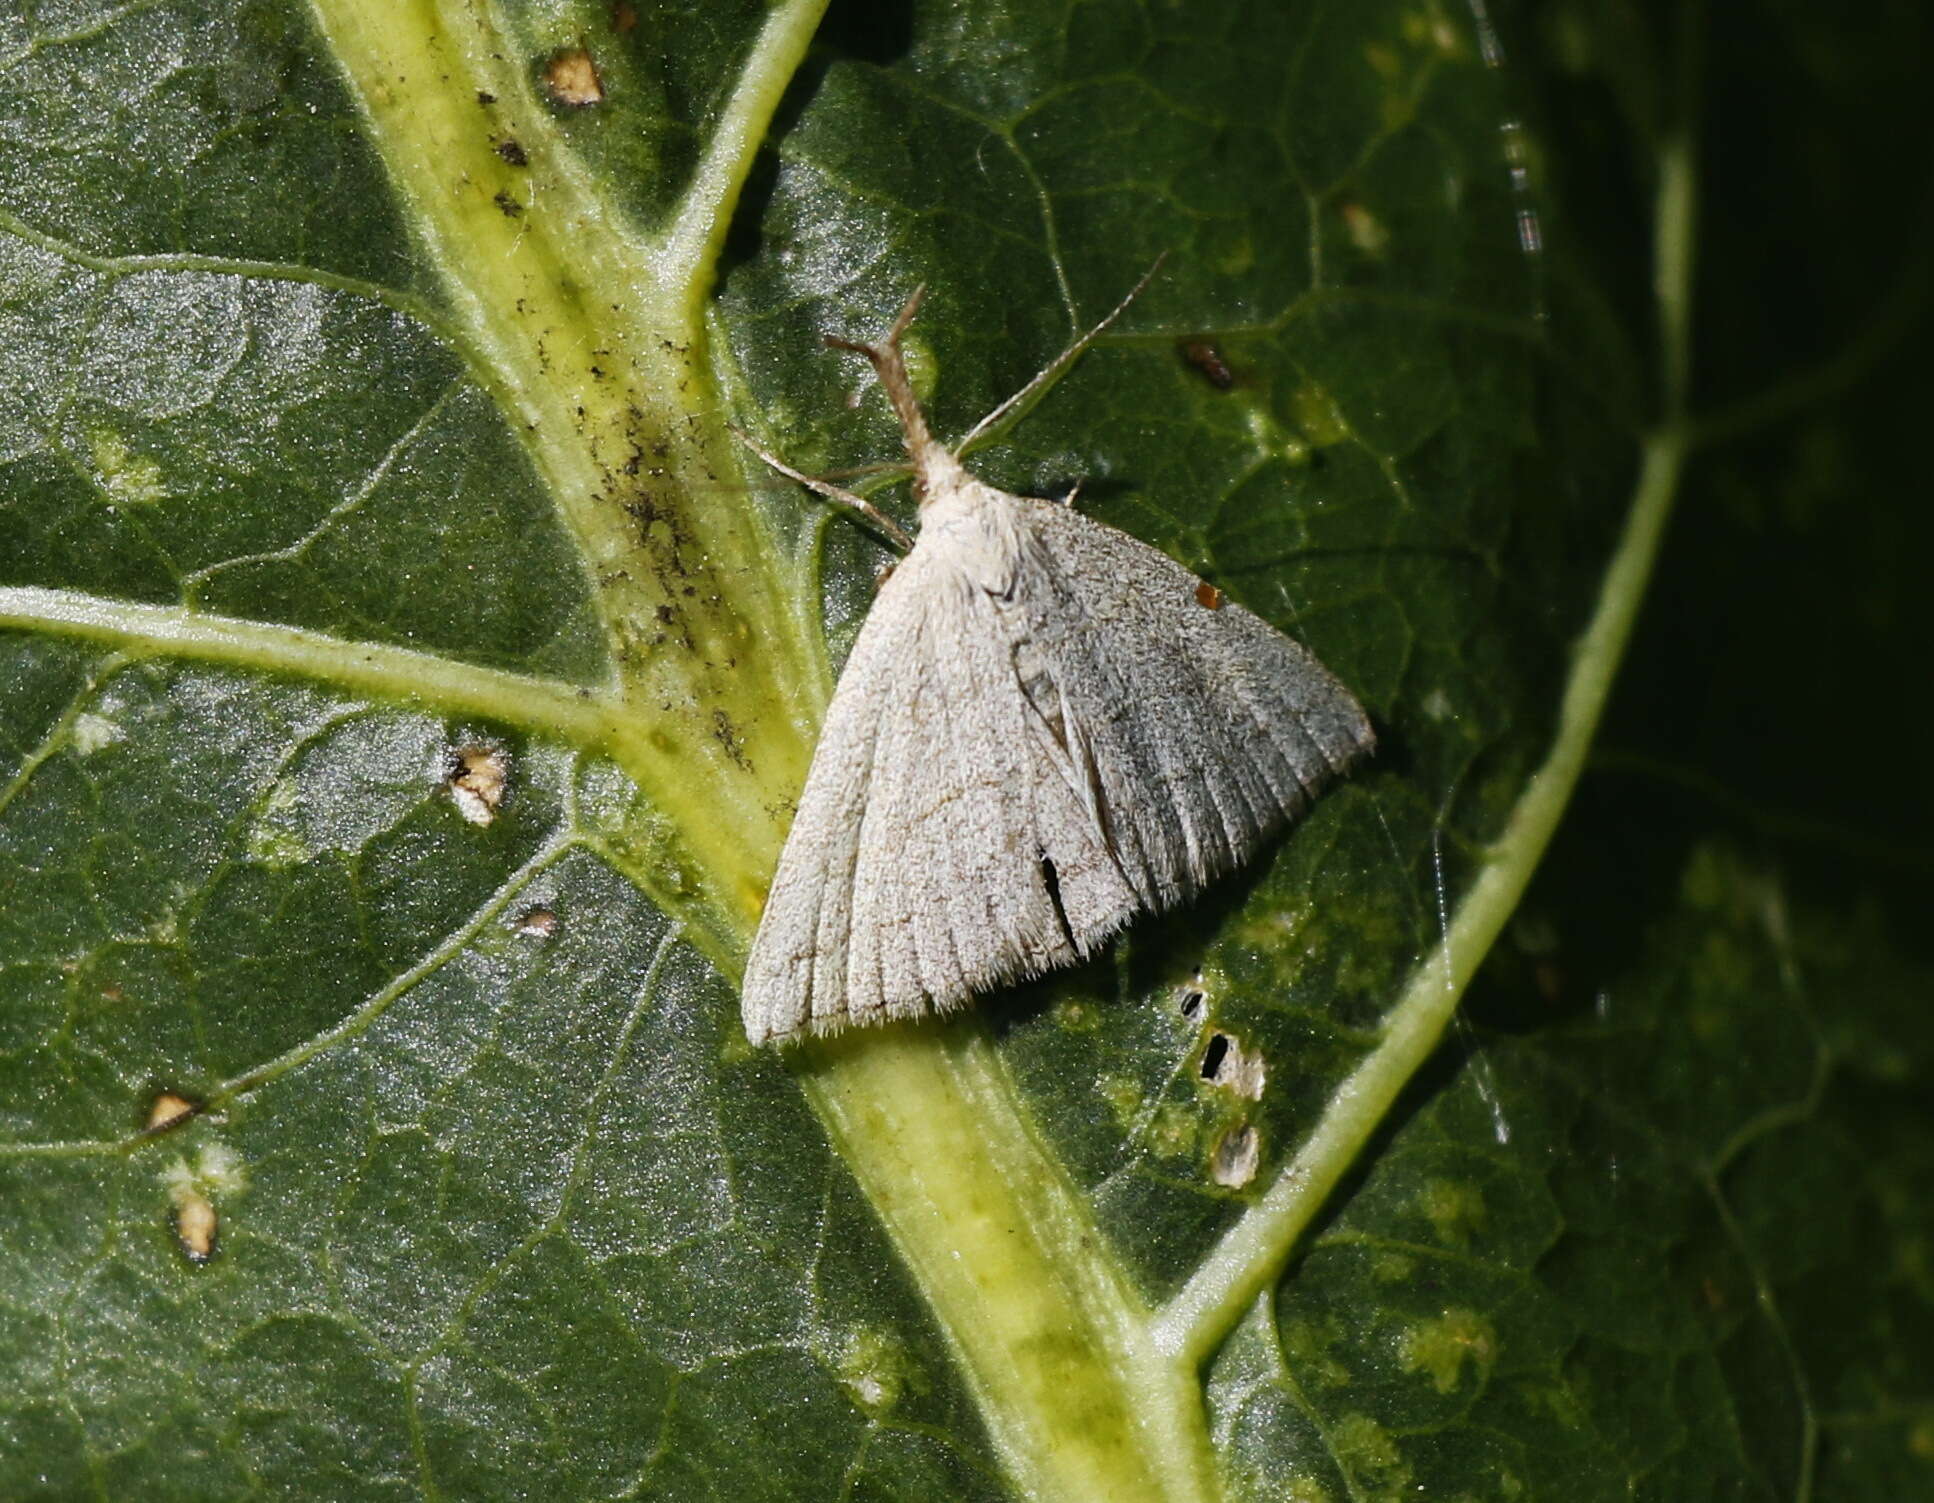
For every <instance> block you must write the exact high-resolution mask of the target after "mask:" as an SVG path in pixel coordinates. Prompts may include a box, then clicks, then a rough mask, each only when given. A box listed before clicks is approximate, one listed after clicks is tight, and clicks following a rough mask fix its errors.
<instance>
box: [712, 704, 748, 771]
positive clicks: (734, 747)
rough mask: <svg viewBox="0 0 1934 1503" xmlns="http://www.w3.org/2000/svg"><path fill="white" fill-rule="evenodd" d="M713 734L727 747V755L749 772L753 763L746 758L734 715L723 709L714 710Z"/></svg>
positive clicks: (721, 744)
mask: <svg viewBox="0 0 1934 1503" xmlns="http://www.w3.org/2000/svg"><path fill="white" fill-rule="evenodd" d="M712 736H713V738H714V739H715V740H716V741H717V742H718V744H719V745H720V746H722V747H724V748H725V754H726V756H728V757H730V758H731V759H732V760H733V762H734V763H735V764H737V765H738V766H739V767H742V768H744V769H745V770H746V771H747V772H750V771H751V770H752V764H751V763H750V762H748V761H746V759H745V746H744V744H743V743H742V742H741V741H740V739H739V732H738V727H736V726H735V725H733V724H732V717H731V716H730V715H728V714H726V713H725V711H723V710H714V711H712Z"/></svg>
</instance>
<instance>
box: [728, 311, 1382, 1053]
mask: <svg viewBox="0 0 1934 1503" xmlns="http://www.w3.org/2000/svg"><path fill="white" fill-rule="evenodd" d="M1144 280H1146V279H1144ZM1136 291H1137V292H1139V291H1140V288H1139V287H1138V288H1137V289H1136ZM921 295H922V293H921V291H916V292H915V293H914V294H913V296H912V297H911V298H910V299H909V300H908V301H907V304H906V306H905V308H903V309H902V310H901V312H900V315H899V317H898V318H897V319H896V320H895V321H894V323H893V326H892V328H890V329H889V330H888V331H887V333H886V334H885V335H884V336H883V337H882V338H881V339H879V340H878V341H877V342H875V343H871V344H856V343H852V342H850V341H846V340H839V339H831V338H829V339H828V340H827V343H828V344H829V345H831V346H833V347H835V348H839V349H847V350H853V351H856V352H858V353H860V354H863V355H865V356H866V357H867V359H868V360H870V361H871V362H872V365H873V368H874V370H875V372H876V373H877V375H878V377H879V381H880V385H881V387H882V388H883V389H884V390H885V392H886V395H887V399H888V400H889V401H890V402H891V403H892V406H893V411H894V414H895V416H896V417H897V418H898V419H899V422H900V427H901V430H902V433H903V436H904V438H905V441H906V450H907V455H908V457H909V459H910V460H911V462H912V471H913V491H914V494H915V496H916V498H917V499H918V501H919V518H920V530H919V536H918V538H917V539H909V538H907V536H906V534H905V533H904V532H902V531H901V529H900V528H899V527H898V526H896V525H895V524H894V523H893V522H892V521H891V520H890V519H889V518H887V517H886V516H885V515H883V514H882V513H880V512H879V511H878V510H877V509H875V508H874V507H873V506H872V505H871V503H869V502H867V501H866V500H865V499H863V498H862V497H860V496H857V495H854V494H853V493H851V492H850V491H845V490H842V489H841V488H840V487H838V486H835V485H832V484H829V483H828V482H826V481H823V480H817V479H814V478H812V477H810V476H807V475H803V474H801V473H800V472H799V471H797V470H794V469H792V468H791V467H790V466H788V465H786V464H785V463H784V462H782V461H781V460H779V459H777V458H775V457H774V456H773V455H771V454H768V453H766V452H765V450H763V449H761V448H759V446H758V445H757V444H755V443H753V441H752V440H751V439H749V438H746V437H745V435H743V434H741V435H740V437H741V438H742V439H744V441H745V442H746V444H747V445H748V446H749V447H751V448H752V449H753V450H754V452H755V453H757V454H758V455H759V457H760V458H762V459H763V460H765V461H766V463H768V464H769V465H771V466H772V467H773V468H774V469H776V470H778V471H779V472H780V473H781V474H783V475H786V476H788V477H790V478H791V479H793V480H796V481H798V482H800V483H801V484H803V485H806V486H809V487H810V488H811V489H813V490H815V491H817V492H819V493H820V494H822V495H825V496H828V497H830V498H832V499H834V500H837V501H839V502H842V503H843V504H846V505H848V506H851V507H853V508H855V509H856V510H858V511H859V512H861V513H862V514H863V515H864V516H866V517H867V519H868V520H869V521H870V522H871V523H872V524H873V525H874V526H875V527H877V528H879V529H880V530H881V531H882V532H884V533H886V534H887V535H888V536H889V537H892V538H894V539H895V541H897V542H899V543H900V544H901V545H902V546H903V547H904V548H905V550H906V556H905V558H904V559H902V560H901V561H900V563H899V564H898V566H897V567H895V568H894V569H893V570H892V572H891V573H890V574H888V575H887V577H886V579H885V580H884V582H883V583H882V584H881V585H880V588H879V593H878V595H877V597H876V598H875V600H874V602H873V608H872V610H871V612H870V613H869V614H868V616H867V618H866V621H865V624H864V625H863V626H862V627H861V630H860V633H859V637H858V640H857V641H856V642H855V643H854V645H853V650H852V653H851V655H850V656H849V657H848V659H847V662H846V667H845V671H844V672H843V673H842V674H841V676H840V680H839V685H838V688H837V689H836V691H835V692H834V695H833V700H832V704H831V706H830V707H829V708H828V710H827V713H826V723H825V728H824V730H823V732H822V733H821V736H820V740H819V746H818V748H817V750H816V751H815V753H814V755H813V761H812V767H811V770H810V772H809V773H808V774H807V778H806V786H805V790H804V791H803V793H802V794H801V795H800V799H799V812H798V815H797V817H796V818H795V820H794V821H793V826H792V831H791V834H790V835H789V836H788V837H787V840H786V844H785V848H784V850H783V852H782V853H781V855H780V857H779V867H778V871H777V873H776V874H775V876H774V878H773V882H772V890H771V892H770V894H769V896H768V897H767V899H766V906H765V912H764V915H763V916H762V918H761V920H760V924H759V930H758V934H757V937H756V938H755V939H754V941H753V944H752V952H751V955H750V957H749V959H748V960H747V962H746V970H745V982H744V987H743V1012H744V1021H745V1031H746V1034H747V1036H748V1037H749V1038H750V1039H751V1040H752V1042H753V1043H755V1044H758V1043H765V1042H767V1041H776V1042H780V1043H784V1042H787V1041H793V1040H798V1039H800V1038H803V1037H806V1036H809V1035H813V1034H825V1033H832V1032H836V1031H838V1030H840V1029H842V1028H846V1027H849V1026H853V1025H858V1024H866V1023H882V1022H888V1021H892V1020H896V1019H909V1018H918V1017H922V1016H926V1015H928V1014H937V1013H946V1012H950V1011H952V1010H954V1009H956V1008H960V1007H963V1006H965V1005H967V1004H968V1003H969V1002H970V1001H971V1000H972V999H973V998H974V997H975V996H976V995H978V994H980V993H982V992H986V991H989V990H992V989H993V988H996V987H999V986H1001V985H1004V984H1006V983H1009V982H1013V981H1016V980H1019V979H1022V978H1024V977H1033V976H1038V975H1040V974H1041V973H1043V972H1045V971H1049V970H1052V969H1054V968H1055V967H1057V966H1065V965H1070V964H1073V963H1074V962H1076V961H1078V960H1082V959H1084V958H1086V957H1087V956H1089V955H1092V954H1094V953H1095V951H1096V950H1097V948H1099V947H1100V946H1102V945H1103V944H1105V943H1106V942H1107V941H1108V939H1109V938H1110V937H1111V936H1113V935H1114V934H1115V933H1116V932H1117V931H1118V930H1120V929H1121V928H1122V927H1123V926H1124V925H1125V924H1127V923H1128V921H1129V920H1130V919H1131V918H1132V917H1134V916H1135V915H1136V914H1138V913H1144V912H1147V913H1158V912H1161V911H1163V910H1165V909H1169V908H1173V907H1174V906H1176V905H1177V904H1178V903H1181V902H1184V901H1185V900H1187V899H1188V898H1189V897H1191V896H1192V895H1193V894H1195V893H1196V892H1197V891H1199V890H1200V889H1201V888H1202V887H1203V886H1204V885H1205V884H1207V883H1209V882H1212V881H1214V880H1215V879H1216V878H1217V877H1219V876H1222V875H1223V874H1225V873H1227V872H1229V871H1231V870H1233V869H1234V868H1236V867H1237V866H1239V865H1241V864H1242V863H1243V862H1245V861H1247V860H1248V859H1249V858H1250V857H1251V856H1252V855H1254V854H1255V852H1256V851H1257V849H1258V847H1260V846H1261V845H1262V844H1263V843H1264V842H1265V841H1266V840H1268V839H1269V837H1270V836H1271V835H1272V834H1274V833H1275V832H1276V831H1277V830H1279V829H1281V828H1282V827H1283V826H1284V825H1285V824H1286V823H1287V822H1288V821H1290V820H1292V819H1294V818H1295V817H1296V816H1297V815H1298V814H1300V813H1301V812H1302V811H1303V810H1304V809H1305V808H1306V807H1307V806H1308V805H1309V802H1310V801H1311V800H1312V799H1313V798H1315V797H1316V796H1317V794H1318V793H1319V792H1321V791H1322V789H1323V787H1324V786H1325V785H1326V784H1327V783H1329V782H1330V781H1331V780H1332V779H1333V778H1335V777H1336V776H1337V775H1338V774H1340V773H1342V772H1343V771H1344V770H1345V769H1347V768H1348V767H1349V766H1350V765H1351V764H1352V763H1354V762H1356V761H1357V760H1358V759H1359V758H1361V757H1363V756H1365V755H1366V754H1368V753H1369V752H1370V751H1371V749H1372V748H1373V747H1374V745H1375V737H1374V735H1373V734H1372V732H1371V728H1370V722H1369V720H1368V718H1367V717H1366V716H1365V715H1364V713H1363V710H1362V708H1361V707H1360V706H1359V705H1358V704H1357V702H1356V700H1355V699H1354V698H1352V697H1351V695H1350V692H1349V690H1347V689H1346V688H1344V686H1343V685H1342V684H1341V683H1339V682H1338V681H1337V679H1336V678H1335V677H1334V676H1333V675H1331V673H1330V672H1329V671H1328V670H1327V669H1326V668H1324V667H1323V665H1322V664H1321V663H1319V662H1318V661H1317V660H1316V658H1315V657H1314V656H1312V655H1311V654H1310V653H1309V652H1308V651H1307V650H1306V649H1304V648H1303V647H1301V646H1299V645H1298V644H1297V643H1295V642H1292V641H1291V640H1290V639H1289V638H1288V637H1286V636H1284V635H1283V634H1282V633H1280V632H1279V631H1277V630H1276V629H1275V628H1274V627H1273V626H1271V625H1269V624H1268V623H1267V622H1266V621H1264V620H1262V619H1261V618H1260V617H1259V616H1256V615H1254V614H1252V613H1251V612H1249V611H1247V610H1245V609H1243V607H1242V606H1240V605H1238V604H1236V603H1235V602H1234V601H1232V600H1230V599H1228V598H1227V597H1226V596H1225V595H1224V594H1223V593H1222V592H1221V591H1220V590H1218V589H1217V588H1216V587H1215V586H1214V585H1212V584H1210V583H1208V582H1207V581H1206V580H1203V579H1200V578H1198V577H1197V576H1195V575H1194V574H1191V573H1190V572H1189V571H1188V570H1187V569H1185V568H1183V567H1182V566H1181V565H1180V564H1178V563H1176V562H1175V561H1174V560H1173V559H1171V558H1169V557H1168V555H1167V554H1165V553H1162V552H1161V551H1160V550H1158V549H1155V548H1152V547H1150V546H1148V545H1147V544H1146V543H1143V542H1141V541H1139V540H1137V539H1136V538H1133V537H1130V536H1129V535H1128V534H1127V533H1125V532H1121V531H1119V530H1118V529H1116V528H1113V527H1109V526H1106V525H1104V524H1103V523H1100V522H1097V521H1093V520H1091V519H1090V518H1088V517H1084V516H1083V515H1082V514H1081V513H1080V512H1079V511H1077V510H1076V509H1075V508H1074V506H1073V505H1072V504H1070V503H1069V502H1062V501H1044V500H1035V499H1032V498H1029V497H1026V496H1014V495H1009V494H1008V493H1007V492H1005V491H1001V490H997V489H995V488H994V487H993V486H991V485H987V484H985V483H984V482H982V481H979V480H976V479H975V478H974V477H973V476H972V475H971V474H969V473H968V471H967V470H966V469H965V468H964V467H963V466H962V464H961V462H960V460H959V458H958V457H957V451H958V450H963V449H965V448H966V447H967V446H968V445H969V444H971V443H972V442H973V441H974V439H976V438H977V437H979V436H980V435H982V434H983V433H985V432H986V431H987V430H988V429H989V428H990V427H991V426H992V425H993V424H994V423H995V422H997V421H998V420H999V419H1001V418H1002V417H1004V416H1005V415H1006V414H1007V413H1008V412H1010V411H1013V410H1014V409H1015V408H1016V407H1018V406H1019V405H1020V404H1022V403H1023V402H1025V401H1026V400H1028V399H1029V398H1030V397H1031V396H1033V395H1034V394H1035V393H1036V392H1037V391H1039V390H1040V389H1041V388H1042V386H1043V385H1044V384H1045V383H1046V382H1048V381H1051V380H1052V379H1053V378H1054V377H1055V376H1057V375H1058V374H1059V373H1060V371H1062V370H1063V369H1065V368H1066V367H1067V365H1068V364H1069V363H1070V362H1071V361H1072V360H1074V359H1075V358H1076V357H1077V356H1078V355H1079V354H1080V353H1081V352H1082V351H1083V350H1084V349H1085V348H1087V346H1088V345H1090V344H1092V343H1093V342H1094V340H1095V339H1096V338H1097V337H1098V336H1099V335H1100V334H1101V333H1102V331H1103V330H1105V329H1106V328H1107V327H1108V326H1109V324H1111V323H1112V322H1113V321H1114V320H1115V318H1117V317H1118V316H1119V315H1120V314H1121V312H1122V310H1123V309H1124V308H1126V307H1127V305H1128V302H1129V301H1130V300H1132V299H1133V297H1134V296H1135V293H1130V294H1129V297H1128V298H1127V299H1124V300H1123V302H1122V304H1121V305H1120V306H1119V307H1117V308H1116V309H1115V310H1114V311H1113V312H1112V313H1110V314H1109V315H1108V317H1107V318H1106V319H1104V320H1102V322H1101V323H1100V324H1098V325H1097V326H1096V327H1095V328H1094V329H1092V330H1090V331H1089V332H1088V333H1087V334H1085V335H1083V336H1082V337H1081V338H1080V339H1079V340H1077V341H1076V342H1075V344H1074V345H1073V346H1071V347H1070V348H1069V350H1068V351H1067V352H1066V353H1065V354H1063V355H1062V356H1061V357H1060V358H1059V359H1058V360H1056V361H1055V362H1054V364H1052V365H1050V366H1049V367H1048V368H1047V369H1046V370H1044V371H1043V372H1042V373H1041V374H1040V375H1039V376H1037V377H1035V379H1034V380H1033V381H1032V382H1030V383H1029V384H1028V385H1027V386H1026V387H1025V388H1023V389H1022V390H1021V391H1020V392H1018V393H1017V394H1016V395H1015V396H1014V397H1012V398H1010V399H1009V400H1008V401H1007V402H1005V403H1003V404H1002V405H1001V406H1000V407H999V408H997V409H996V410H995V411H994V412H992V413H990V414H989V415H988V416H987V417H986V418H984V419H982V420H981V422H980V423H979V424H977V425H976V426H975V428H974V429H973V430H972V432H970V433H969V434H968V435H967V437H966V438H965V439H963V440H962V441H961V443H960V444H958V445H956V446H955V448H954V449H949V448H948V447H946V446H945V445H944V444H942V443H940V442H939V441H938V440H936V439H935V438H934V437H933V435H932V433H931V432H930V431H929V430H928V427H927V420H926V416H925V414H924V413H923V412H922V411H921V408H920V404H919V402H918V401H917V399H916V398H915V396H914V392H913V386H912V383H911V381H910V380H909V379H908V376H907V368H906V361H905V358H904V356H903V355H902V353H901V347H900V345H901V338H902V336H903V335H904V334H905V332H906V329H907V327H908V325H909V324H910V323H911V322H912V321H913V317H914V315H915V313H916V312H917V311H918V309H919V306H920V299H921ZM1070 499H1071V500H1072V498H1070Z"/></svg>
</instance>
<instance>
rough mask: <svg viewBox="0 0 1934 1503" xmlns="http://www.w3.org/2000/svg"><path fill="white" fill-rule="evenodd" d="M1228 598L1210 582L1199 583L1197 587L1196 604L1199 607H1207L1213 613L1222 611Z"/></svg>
mask: <svg viewBox="0 0 1934 1503" xmlns="http://www.w3.org/2000/svg"><path fill="white" fill-rule="evenodd" d="M1228 598H1229V597H1228V596H1227V595H1225V594H1223V593H1222V591H1220V590H1218V589H1217V588H1216V587H1215V586H1214V585H1212V584H1210V583H1209V582H1208V580H1206V579H1204V580H1199V581H1197V583H1196V586H1195V603H1196V604H1197V605H1201V606H1207V607H1208V608H1209V609H1210V610H1212V611H1219V610H1221V609H1222V603H1223V601H1225V600H1227V599H1228Z"/></svg>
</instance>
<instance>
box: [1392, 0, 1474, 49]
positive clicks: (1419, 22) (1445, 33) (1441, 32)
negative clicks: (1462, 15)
mask: <svg viewBox="0 0 1934 1503" xmlns="http://www.w3.org/2000/svg"><path fill="white" fill-rule="evenodd" d="M1400 24H1401V29H1402V32H1403V39H1404V40H1405V41H1406V42H1408V43H1410V45H1411V46H1413V47H1429V48H1432V49H1434V50H1435V51H1437V52H1440V53H1442V54H1443V55H1444V56H1445V57H1447V58H1461V57H1462V56H1463V55H1464V38H1463V36H1462V34H1461V33H1459V31H1458V29H1457V28H1456V27H1455V26H1453V25H1452V24H1451V21H1450V18H1449V17H1448V16H1445V15H1443V14H1441V13H1440V12H1439V11H1438V10H1437V9H1436V8H1435V7H1432V8H1430V9H1426V10H1413V11H1406V12H1405V13H1404V18H1403V20H1402V22H1401V23H1400Z"/></svg>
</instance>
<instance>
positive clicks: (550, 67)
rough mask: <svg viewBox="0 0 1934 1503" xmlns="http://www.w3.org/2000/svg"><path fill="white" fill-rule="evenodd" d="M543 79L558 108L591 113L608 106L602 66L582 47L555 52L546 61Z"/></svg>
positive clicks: (547, 92)
mask: <svg viewBox="0 0 1934 1503" xmlns="http://www.w3.org/2000/svg"><path fill="white" fill-rule="evenodd" d="M542 77H543V82H544V92H545V93H546V94H548V95H549V96H550V97H551V102H552V103H554V104H561V105H565V106H567V107H568V108H570V109H588V108H589V107H590V106H592V105H594V104H602V103H604V80H603V79H601V78H599V77H598V65H597V64H596V63H594V62H593V61H592V60H591V54H590V53H588V52H586V51H585V50H584V49H583V48H582V47H567V48H565V49H564V50H563V51H562V52H553V53H552V54H551V55H550V57H549V58H548V59H546V60H545V63H544V70H543V74H542Z"/></svg>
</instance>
